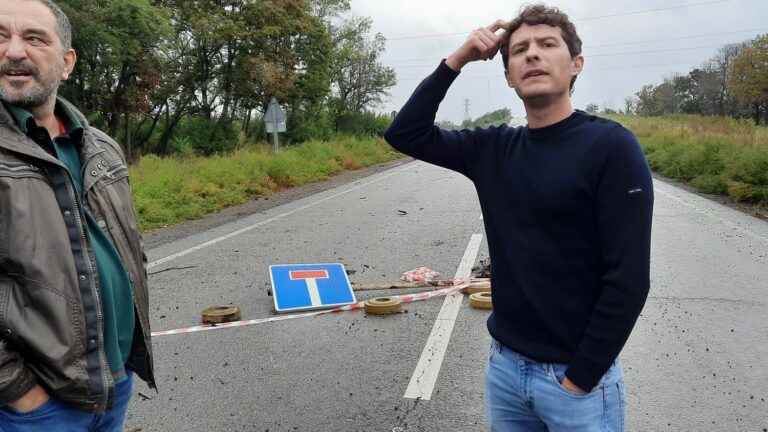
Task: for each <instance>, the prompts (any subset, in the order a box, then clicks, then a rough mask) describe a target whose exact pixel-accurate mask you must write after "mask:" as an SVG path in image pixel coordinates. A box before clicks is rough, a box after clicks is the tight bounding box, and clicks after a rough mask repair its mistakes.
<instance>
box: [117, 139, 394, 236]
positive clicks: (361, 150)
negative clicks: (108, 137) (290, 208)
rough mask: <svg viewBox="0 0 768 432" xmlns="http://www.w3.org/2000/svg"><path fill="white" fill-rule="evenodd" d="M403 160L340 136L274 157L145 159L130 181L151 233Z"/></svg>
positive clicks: (262, 153) (379, 146)
mask: <svg viewBox="0 0 768 432" xmlns="http://www.w3.org/2000/svg"><path fill="white" fill-rule="evenodd" d="M182 142H183V140H180V141H178V143H182ZM179 145H182V144H179ZM401 156H402V155H400V154H399V153H397V152H395V151H394V150H392V148H391V147H390V146H389V145H388V144H387V143H385V142H384V141H383V140H381V139H378V138H353V137H337V138H336V139H333V140H331V141H308V142H306V143H304V144H301V145H297V146H291V147H288V148H286V149H283V150H281V151H280V153H278V154H276V155H275V154H272V153H271V147H270V146H264V145H261V146H255V145H252V146H250V147H247V148H243V149H240V150H237V151H234V152H232V153H230V154H227V155H216V156H211V157H200V156H189V157H186V158H185V157H180V156H172V157H167V158H160V157H158V156H154V155H147V156H144V157H142V158H141V160H140V161H139V162H138V163H137V164H135V165H133V166H132V167H131V178H132V186H133V193H134V199H135V204H136V210H137V212H138V216H139V223H140V225H141V227H142V229H151V228H157V227H161V226H165V225H171V224H174V223H178V222H180V221H183V220H189V219H195V218H199V217H201V216H203V215H205V214H207V213H210V212H214V211H217V210H220V209H222V208H224V207H228V206H232V205H236V204H241V203H244V202H246V201H248V200H250V199H252V198H253V197H255V196H262V195H268V194H270V193H272V192H273V191H276V190H279V189H281V188H285V187H292V186H297V185H301V184H304V183H307V182H311V181H317V180H323V179H325V178H327V177H328V176H330V175H332V174H334V173H336V172H339V171H342V170H344V169H354V168H359V167H363V166H368V165H372V164H375V163H380V162H385V161H389V160H393V159H397V158H398V157H401Z"/></svg>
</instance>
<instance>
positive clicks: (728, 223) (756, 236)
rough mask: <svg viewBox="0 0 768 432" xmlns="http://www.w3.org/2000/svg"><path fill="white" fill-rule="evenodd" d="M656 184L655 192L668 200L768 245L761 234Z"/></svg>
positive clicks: (767, 239) (767, 241)
mask: <svg viewBox="0 0 768 432" xmlns="http://www.w3.org/2000/svg"><path fill="white" fill-rule="evenodd" d="M655 182H656V184H655V185H654V186H655V187H654V188H653V190H654V191H655V192H656V193H660V194H661V195H664V196H665V197H667V198H669V199H671V200H673V201H677V202H678V203H680V204H682V205H684V206H686V207H688V208H691V209H693V210H695V211H697V212H699V213H701V214H703V215H704V216H707V217H709V218H711V219H714V220H716V221H718V222H720V223H722V224H723V225H726V226H728V227H731V228H733V229H735V230H738V231H741V232H743V233H744V234H746V235H747V236H749V237H752V238H753V239H755V240H759V241H762V242H765V243H768V238H766V237H763V236H761V235H760V234H757V233H755V232H752V231H751V230H748V229H746V228H744V227H742V226H741V225H738V224H736V223H733V222H731V221H729V220H726V219H723V218H721V217H718V216H715V215H713V214H712V213H711V212H708V211H706V210H705V209H703V208H701V207H698V206H696V205H695V204H693V203H691V202H690V201H687V200H684V199H682V198H679V197H677V196H675V195H673V194H672V193H670V192H667V191H665V190H663V189H662V188H659V187H658V186H659V184H664V185H665V186H669V185H667V184H666V183H662V182H658V181H656V180H655Z"/></svg>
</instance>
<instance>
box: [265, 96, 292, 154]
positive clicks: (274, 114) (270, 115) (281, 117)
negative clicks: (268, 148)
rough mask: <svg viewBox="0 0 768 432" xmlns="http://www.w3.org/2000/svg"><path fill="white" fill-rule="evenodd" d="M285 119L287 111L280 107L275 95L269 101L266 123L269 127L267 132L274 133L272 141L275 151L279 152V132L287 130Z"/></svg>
mask: <svg viewBox="0 0 768 432" xmlns="http://www.w3.org/2000/svg"><path fill="white" fill-rule="evenodd" d="M285 120H286V117H285V111H283V109H282V108H281V107H280V104H279V103H278V102H277V99H275V98H274V97H273V98H272V100H270V101H269V106H268V107H267V112H266V113H264V125H265V126H266V128H267V133H271V134H272V143H273V145H274V149H275V153H277V152H278V150H279V148H280V143H279V140H278V137H277V134H278V133H279V132H285V131H286V130H287V129H286V127H285Z"/></svg>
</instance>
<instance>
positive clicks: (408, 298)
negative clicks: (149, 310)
mask: <svg viewBox="0 0 768 432" xmlns="http://www.w3.org/2000/svg"><path fill="white" fill-rule="evenodd" d="M468 285H469V281H466V282H463V283H458V282H457V283H456V284H455V285H454V286H451V287H447V288H442V289H437V290H434V291H427V292H423V293H417V294H406V295H399V296H392V297H396V298H398V299H400V301H401V302H402V303H411V302H415V301H422V300H428V299H431V298H434V297H443V296H447V295H450V294H454V293H457V292H459V291H461V290H462V289H463V288H466V287H467V286H468ZM364 307H365V302H358V303H355V304H351V305H346V306H340V307H337V308H335V309H329V310H322V311H315V312H305V313H297V314H292V315H283V316H276V317H268V318H259V319H252V320H247V321H235V322H229V323H223V324H203V325H198V326H193V327H186V328H180V329H174V330H162V331H154V332H152V337H158V336H170V335H177V334H186V333H197V332H202V331H209V330H222V329H226V328H233V327H245V326H251V325H256V324H266V323H271V322H277V321H286V320H290V319H297V318H307V317H315V316H320V315H325V314H329V313H339V312H346V311H353V310H358V309H363V308H364Z"/></svg>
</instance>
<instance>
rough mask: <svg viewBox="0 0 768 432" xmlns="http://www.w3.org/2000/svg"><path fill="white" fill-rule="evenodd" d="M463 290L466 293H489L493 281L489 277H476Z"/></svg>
mask: <svg viewBox="0 0 768 432" xmlns="http://www.w3.org/2000/svg"><path fill="white" fill-rule="evenodd" d="M461 292H463V293H464V294H476V293H485V292H487V293H489V292H491V281H490V280H488V279H475V280H473V281H472V282H470V284H469V286H468V287H466V288H464V289H463V290H461Z"/></svg>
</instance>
